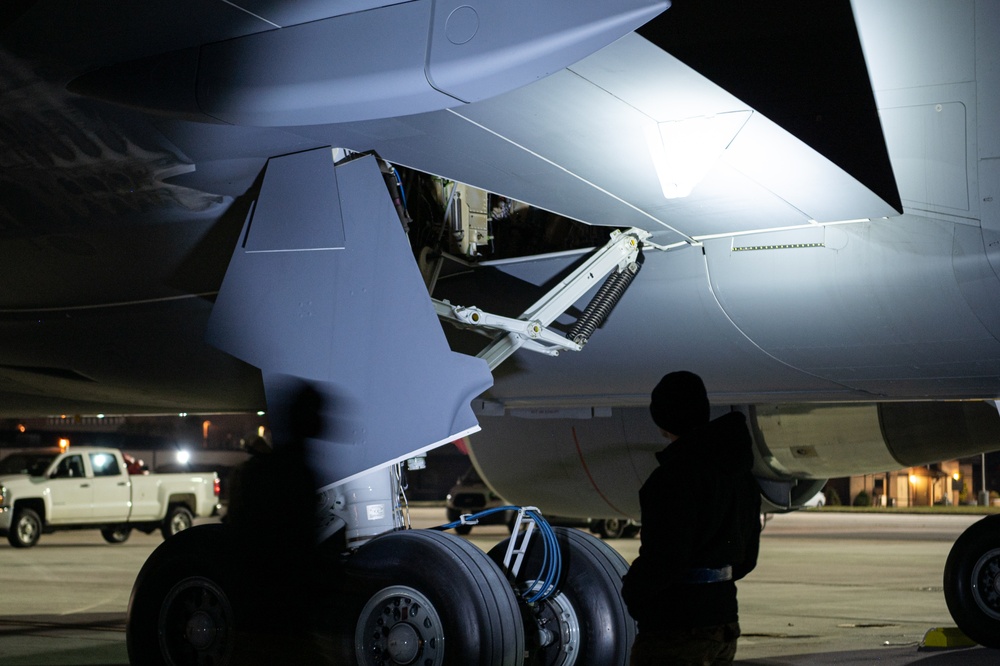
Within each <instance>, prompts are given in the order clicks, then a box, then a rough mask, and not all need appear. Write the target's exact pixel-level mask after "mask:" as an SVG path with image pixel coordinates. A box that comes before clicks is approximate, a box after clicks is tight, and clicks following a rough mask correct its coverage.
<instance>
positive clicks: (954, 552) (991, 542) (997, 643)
mask: <svg viewBox="0 0 1000 666" xmlns="http://www.w3.org/2000/svg"><path fill="white" fill-rule="evenodd" d="M944 598H945V601H946V602H947V604H948V610H949V611H950V612H951V616H952V618H953V619H954V620H955V624H957V625H958V628H959V629H961V630H962V632H963V633H965V635H966V636H968V637H969V638H971V639H972V640H974V641H976V642H977V643H979V644H980V645H985V646H986V647H991V648H1000V515H998V516H989V517H987V518H983V519H982V520H980V521H979V522H977V523H974V524H973V525H972V526H971V527H969V528H968V529H967V530H965V532H963V533H962V535H961V536H960V537H958V539H957V540H956V541H955V545H954V546H952V549H951V553H950V554H949V555H948V561H947V562H946V563H945V567H944Z"/></svg>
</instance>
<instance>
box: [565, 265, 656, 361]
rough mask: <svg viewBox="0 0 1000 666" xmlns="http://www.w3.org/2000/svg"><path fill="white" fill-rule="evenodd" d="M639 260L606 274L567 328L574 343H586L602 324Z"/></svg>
mask: <svg viewBox="0 0 1000 666" xmlns="http://www.w3.org/2000/svg"><path fill="white" fill-rule="evenodd" d="M640 268H642V264H641V262H639V263H632V264H629V265H628V266H627V267H626V268H625V269H624V270H621V271H615V272H614V273H612V274H611V275H609V276H608V279H607V280H605V281H604V284H602V285H601V288H600V289H598V290H597V293H596V294H594V297H593V298H592V299H590V303H588V304H587V307H586V308H584V310H583V314H581V315H580V318H579V319H577V320H576V322H575V323H574V324H573V326H572V327H571V328H570V329H569V333H568V337H569V339H570V340H572V341H573V342H575V343H576V344H578V345H580V346H583V345H585V344H587V341H588V340H589V339H590V336H592V335H593V334H594V331H596V330H597V329H598V328H600V327H601V326H603V325H604V322H605V321H607V319H608V317H609V316H610V315H611V311H612V310H614V309H615V306H616V305H618V301H620V300H621V298H622V296H624V295H625V290H626V289H628V287H629V285H631V284H632V280H634V279H635V276H636V275H638V274H639V269H640Z"/></svg>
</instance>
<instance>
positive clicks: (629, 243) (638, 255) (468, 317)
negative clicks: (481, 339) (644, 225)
mask: <svg viewBox="0 0 1000 666" xmlns="http://www.w3.org/2000/svg"><path fill="white" fill-rule="evenodd" d="M649 236H650V234H649V232H648V231H645V230H642V229H636V228H633V229H628V230H626V231H619V230H615V231H613V232H612V233H611V239H610V240H609V241H608V243H607V244H606V245H605V246H604V247H602V248H601V249H599V250H598V251H597V252H595V253H594V254H593V255H591V256H590V258H589V259H587V260H586V261H585V262H583V263H582V264H581V265H580V266H578V267H577V268H576V270H574V271H573V272H572V273H571V274H570V275H568V276H567V277H565V278H564V279H563V280H562V281H561V282H560V283H559V284H558V285H556V286H555V287H553V288H552V289H551V290H550V291H549V292H548V293H547V294H545V295H544V296H543V297H542V298H541V299H539V300H538V301H537V302H535V304H534V305H532V306H531V307H529V308H528V309H527V310H525V311H524V312H523V313H522V314H521V316H520V317H518V318H517V319H513V318H510V317H503V316H500V315H496V314H492V313H489V312H484V311H483V310H480V309H479V308H476V307H464V306H460V305H452V304H451V303H448V302H445V301H437V300H434V309H435V310H436V311H437V313H438V316H439V317H441V318H442V319H445V320H447V321H450V322H452V323H455V324H456V325H459V326H463V327H466V328H471V329H473V330H479V331H481V332H486V331H500V332H501V333H502V335H500V336H499V337H496V338H494V339H493V342H491V343H490V344H489V345H488V346H487V347H486V348H485V349H483V350H482V351H481V352H479V354H477V356H478V357H479V358H482V359H484V360H485V361H486V362H487V363H488V364H489V366H490V369H491V370H492V369H494V368H496V367H497V366H498V365H500V363H502V362H503V361H504V359H506V358H508V357H509V356H510V355H511V354H513V353H514V351H516V350H517V349H520V348H524V349H529V350H531V351H535V352H539V353H542V354H549V355H552V356H556V355H558V354H559V352H560V351H580V350H581V349H582V348H583V344H584V343H585V342H586V341H587V340H588V339H589V338H590V336H591V335H592V334H593V333H594V331H595V330H596V329H597V328H598V327H599V326H601V324H603V323H604V321H605V320H606V319H607V318H608V315H609V314H611V310H612V309H614V307H615V305H616V304H617V303H618V301H619V300H621V297H622V294H624V293H625V290H626V289H627V288H628V286H629V285H630V284H632V280H634V279H635V276H636V274H637V273H638V272H639V265H640V264H641V263H642V252H641V249H642V245H643V243H644V242H645V241H646V239H647V238H649ZM609 273H610V274H611V277H610V278H608V279H607V280H605V282H604V284H603V285H602V286H601V287H600V288H599V289H598V292H597V295H596V296H595V297H594V298H593V299H592V300H591V302H590V304H589V305H588V306H587V307H586V308H585V310H584V314H583V315H582V316H581V317H580V319H579V320H578V321H577V322H576V324H575V325H574V326H573V331H572V332H571V333H570V335H569V336H568V337H564V336H563V335H562V334H560V333H558V332H556V331H554V330H552V329H550V328H549V324H551V323H552V322H553V321H555V319H556V318H557V317H559V316H560V315H562V314H563V313H564V312H565V311H566V310H567V309H568V308H570V307H571V306H572V305H573V304H574V303H575V302H576V301H577V300H579V299H580V298H581V297H582V296H583V295H584V294H586V293H587V292H589V291H590V290H591V289H593V288H594V287H595V286H597V284H598V281H599V280H601V279H602V278H604V276H605V275H608V274H609Z"/></svg>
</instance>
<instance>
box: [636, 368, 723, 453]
mask: <svg viewBox="0 0 1000 666" xmlns="http://www.w3.org/2000/svg"><path fill="white" fill-rule="evenodd" d="M650 398H651V400H650V403H649V413H650V415H651V416H652V417H653V423H655V424H656V425H657V426H659V427H660V428H661V429H663V430H666V431H667V432H669V433H672V434H674V435H677V436H678V437H680V436H682V435H684V434H686V433H687V432H689V431H690V430H693V429H694V428H697V427H699V426H703V425H705V424H706V423H708V420H709V413H710V408H709V404H708V393H707V391H705V383H704V382H702V381H701V377H699V376H698V375H696V374H694V373H693V372H687V371H685V370H681V371H679V372H671V373H669V374H666V375H664V376H663V379H661V380H660V383H659V384H657V385H656V388H654V389H653V393H652V395H651V396H650Z"/></svg>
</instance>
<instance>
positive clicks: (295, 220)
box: [244, 150, 345, 252]
mask: <svg viewBox="0 0 1000 666" xmlns="http://www.w3.org/2000/svg"><path fill="white" fill-rule="evenodd" d="M332 164H333V153H332V151H329V150H311V151H309V152H306V153H299V154H295V155H288V156H285V157H275V158H273V159H271V160H269V161H268V163H267V167H266V170H265V172H264V183H263V185H262V186H261V189H260V195H259V196H258V197H257V204H256V206H255V207H254V211H253V217H256V218H260V219H261V220H263V223H262V224H260V225H258V227H257V228H254V224H253V218H251V220H250V225H249V229H248V233H247V236H246V244H245V246H244V249H246V251H247V252H274V251H279V250H332V249H343V248H344V243H345V240H344V222H343V219H342V218H341V215H340V196H339V193H338V191H337V179H336V177H335V176H334V175H333V169H331V168H330V166H331V165H332ZM288 192H301V193H302V194H301V195H298V196H289V195H288Z"/></svg>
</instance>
